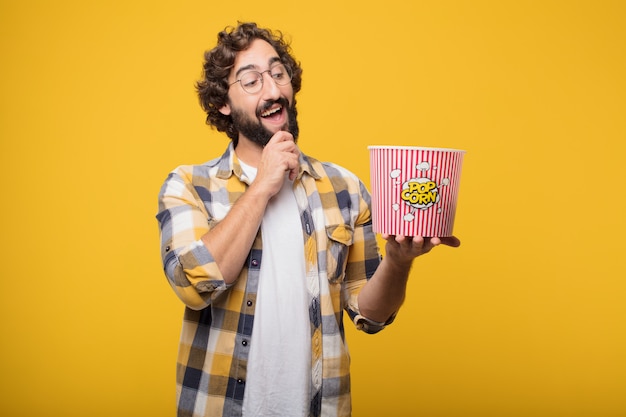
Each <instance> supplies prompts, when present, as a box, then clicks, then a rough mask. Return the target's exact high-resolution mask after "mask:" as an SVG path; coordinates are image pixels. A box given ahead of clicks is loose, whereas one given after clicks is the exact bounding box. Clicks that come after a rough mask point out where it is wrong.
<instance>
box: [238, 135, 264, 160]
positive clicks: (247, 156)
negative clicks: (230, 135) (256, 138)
mask: <svg viewBox="0 0 626 417" xmlns="http://www.w3.org/2000/svg"><path fill="white" fill-rule="evenodd" d="M262 153H263V147H262V146H261V145H259V144H258V143H256V142H252V141H251V140H250V139H248V138H246V137H245V136H242V135H239V142H238V143H237V147H236V148H235V155H237V159H239V160H240V161H243V162H244V163H246V164H248V165H250V166H251V167H254V168H256V167H257V166H258V165H259V161H260V160H261V154H262Z"/></svg>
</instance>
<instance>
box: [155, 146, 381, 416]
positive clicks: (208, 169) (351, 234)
mask: <svg viewBox="0 0 626 417" xmlns="http://www.w3.org/2000/svg"><path fill="white" fill-rule="evenodd" d="M300 162H301V164H300V172H299V174H298V177H297V179H296V181H295V183H294V194H295V196H296V201H297V203H298V207H299V210H300V218H301V220H302V230H301V233H302V236H303V239H304V243H305V244H304V247H305V261H306V280H307V288H308V292H309V316H310V320H311V321H310V324H311V326H310V328H311V352H312V353H311V355H312V357H311V377H312V384H311V385H312V392H311V404H310V409H311V412H310V415H311V416H319V415H328V416H349V415H350V413H351V404H350V369H349V365H350V358H349V354H348V348H347V345H346V343H345V335H344V327H343V321H342V318H343V312H344V311H346V312H347V313H348V316H349V317H350V319H351V320H352V321H353V322H354V324H355V325H356V326H357V328H359V329H361V330H363V331H365V332H367V333H375V332H378V331H379V330H381V329H382V328H383V327H384V326H385V325H386V324H388V323H386V324H385V323H374V322H371V321H368V320H367V319H365V318H364V317H362V316H361V315H360V314H359V310H358V306H357V296H358V293H359V291H360V289H361V288H362V287H363V285H364V284H365V283H366V282H367V280H368V279H369V278H370V277H371V276H372V275H373V273H374V271H375V270H376V268H377V267H378V265H379V263H380V253H379V250H378V247H377V244H376V240H375V235H374V232H373V230H372V224H371V214H370V197H369V194H368V192H367V190H366V189H365V186H364V185H363V184H362V182H361V181H360V180H359V179H358V178H357V177H356V176H354V175H353V174H352V173H350V172H348V171H347V170H345V169H343V168H341V167H339V166H336V165H333V164H328V163H320V162H319V161H316V160H314V159H312V158H309V157H306V156H304V155H302V157H301V161H300ZM246 188H247V179H246V178H245V177H244V175H243V173H242V170H241V167H240V165H239V163H238V161H237V159H236V156H235V153H234V152H233V149H232V145H231V146H229V148H228V149H227V151H226V152H225V153H224V154H223V155H222V156H221V157H220V158H217V159H215V160H212V161H210V162H208V163H206V164H202V165H195V166H181V167H178V168H177V169H176V170H174V171H173V172H172V173H170V175H169V176H168V178H167V180H166V181H165V183H164V184H163V187H162V188H161V192H160V194H159V212H158V214H157V220H158V221H159V226H160V231H161V256H162V259H163V265H164V270H165V274H166V276H167V279H168V282H169V284H170V286H171V287H172V289H173V290H174V292H175V293H176V294H177V295H178V297H179V298H180V299H181V300H182V301H183V302H184V304H185V306H186V308H185V314H184V320H183V327H182V332H181V339H180V348H179V355H178V363H177V401H178V415H179V416H222V415H223V416H238V415H241V406H242V403H243V395H244V390H245V381H246V367H247V359H248V353H249V348H250V346H249V340H250V337H251V335H252V327H253V325H254V307H255V303H256V294H257V287H258V278H259V271H260V268H261V265H262V260H263V256H262V254H263V250H262V248H263V245H262V236H261V234H260V233H259V235H257V237H256V239H255V241H254V244H253V247H252V250H251V251H250V253H249V256H248V260H247V262H246V266H245V267H244V269H243V270H242V271H241V274H240V276H239V278H238V280H237V281H236V282H235V283H234V284H233V285H230V286H228V285H225V283H224V281H223V278H222V275H221V273H220V270H219V268H218V267H217V265H216V263H215V261H214V259H213V257H212V255H211V253H210V252H209V251H208V250H207V248H206V247H205V246H204V245H203V244H202V242H201V240H200V238H201V236H202V235H203V234H205V233H206V232H208V231H209V230H210V229H211V228H212V227H214V226H215V225H216V224H217V223H218V222H219V221H220V220H222V219H223V218H224V217H225V216H226V214H227V213H228V211H229V209H230V207H231V206H232V205H233V204H234V203H235V201H237V199H238V198H239V197H240V196H241V195H242V193H244V192H245V190H246Z"/></svg>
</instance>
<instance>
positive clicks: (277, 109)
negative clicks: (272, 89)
mask: <svg viewBox="0 0 626 417" xmlns="http://www.w3.org/2000/svg"><path fill="white" fill-rule="evenodd" d="M282 111H283V106H282V105H280V104H275V105H273V106H271V107H270V108H268V109H266V110H263V111H262V112H261V117H262V118H264V119H269V118H274V119H275V118H278V117H279V116H280V115H281V113H282Z"/></svg>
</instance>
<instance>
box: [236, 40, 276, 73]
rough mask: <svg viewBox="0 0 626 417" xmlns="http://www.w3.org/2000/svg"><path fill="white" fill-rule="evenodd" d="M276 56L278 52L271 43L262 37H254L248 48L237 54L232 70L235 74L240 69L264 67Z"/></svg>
mask: <svg viewBox="0 0 626 417" xmlns="http://www.w3.org/2000/svg"><path fill="white" fill-rule="evenodd" d="M277 58H278V53H277V52H276V50H275V49H274V47H273V46H272V45H270V44H269V43H268V42H266V41H264V40H262V39H255V40H254V41H252V43H251V44H250V47H248V49H246V50H244V51H241V52H239V53H238V54H237V57H236V58H235V63H234V66H233V72H234V73H235V74H236V73H238V72H240V71H241V70H242V69H265V67H267V66H269V65H270V64H271V63H272V62H274V61H275V60H276V59H277Z"/></svg>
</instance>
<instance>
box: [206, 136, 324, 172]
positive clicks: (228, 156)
mask: <svg viewBox="0 0 626 417" xmlns="http://www.w3.org/2000/svg"><path fill="white" fill-rule="evenodd" d="M305 173H306V174H308V175H310V176H311V177H313V178H314V179H316V180H318V179H320V178H321V176H320V175H319V174H318V173H317V171H316V170H315V168H313V165H312V164H311V161H310V158H309V157H308V156H306V155H305V154H303V153H302V152H300V170H299V172H298V175H297V177H296V178H297V179H300V178H302V176H303V175H304V174H305ZM233 174H234V175H235V176H236V177H237V178H239V180H241V181H244V178H245V175H244V173H243V170H242V169H241V165H240V163H239V159H237V155H236V154H235V148H234V147H233V143H232V142H230V143H229V144H228V148H226V152H224V154H223V155H222V157H221V158H220V160H219V162H218V169H217V174H216V176H217V178H221V179H224V180H226V179H228V178H230V177H231V176H232V175H233Z"/></svg>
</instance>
